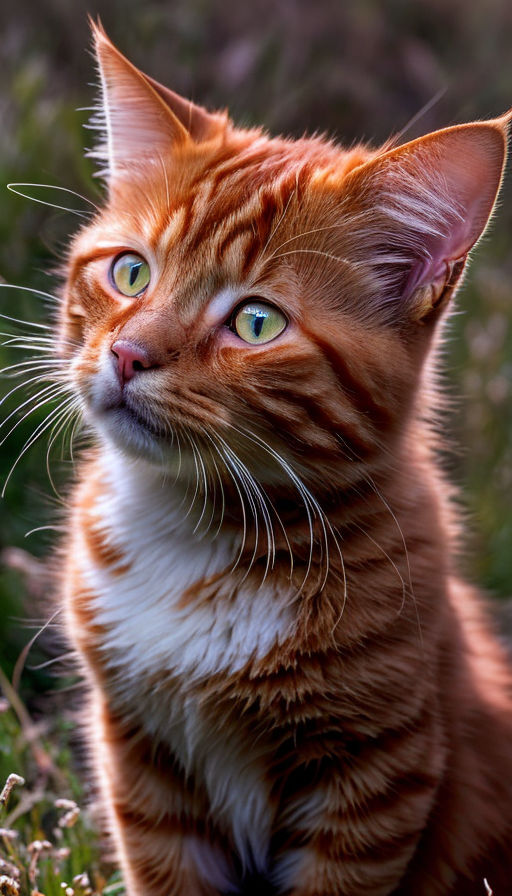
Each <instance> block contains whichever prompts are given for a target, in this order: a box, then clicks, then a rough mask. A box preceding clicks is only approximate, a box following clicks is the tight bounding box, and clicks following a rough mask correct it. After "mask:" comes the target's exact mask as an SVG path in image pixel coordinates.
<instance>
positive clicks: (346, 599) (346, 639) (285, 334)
mask: <svg viewBox="0 0 512 896" xmlns="http://www.w3.org/2000/svg"><path fill="white" fill-rule="evenodd" d="M94 37H95V45H96V52H97V57H98V63H99V67H100V75H101V84H102V116H103V117H102V121H101V122H100V123H99V126H100V127H101V128H102V129H103V130H102V133H103V139H104V142H103V143H102V144H101V145H100V146H99V148H97V149H96V150H95V152H94V154H95V155H96V156H97V157H98V158H99V159H100V161H101V164H102V171H103V175H104V176H105V178H106V180H107V184H108V198H107V201H106V203H105V207H104V208H103V209H102V210H101V211H100V212H99V213H98V215H97V216H96V218H95V219H94V220H93V221H92V223H90V224H88V225H87V226H86V227H85V228H84V229H83V230H82V231H81V232H80V233H79V234H78V236H77V237H76V238H75V240H74V242H73V244H72V246H71V250H70V253H69V267H68V278H67V284H66V289H65V295H64V302H63V306H62V312H61V319H60V333H61V351H62V353H63V355H66V354H67V353H68V352H69V349H68V348H67V346H69V345H70V342H73V343H74V344H75V345H76V348H75V349H73V350H72V354H71V355H70V360H71V370H72V378H73V384H74V388H75V390H76V393H77V394H78V395H79V396H80V399H81V401H82V404H83V408H84V413H85V417H86V419H87V421H88V422H89V424H90V426H91V427H92V430H93V431H94V432H95V433H96V444H95V447H94V448H92V449H91V450H90V451H89V454H88V455H87V456H86V457H85V458H84V459H83V461H82V463H81V467H80V470H79V476H78V484H77V487H76V490H75V494H74V500H73V507H72V512H71V518H70V521H69V536H68V539H67V544H66V559H65V570H64V577H63V582H64V588H63V592H64V602H65V608H66V613H67V619H68V629H69V636H70V638H71V640H72V641H73V642H74V644H75V645H76V646H77V648H78V650H79V653H80V655H81V657H82V660H83V668H84V673H85V676H86V679H87V682H88V684H89V691H90V711H91V713H92V719H93V723H92V725H90V726H89V728H92V730H93V732H94V734H93V737H92V744H91V747H92V754H93V758H94V763H95V767H96V769H97V772H98V778H99V782H100V787H101V790H102V794H103V798H104V801H105V806H106V810H107V813H108V817H109V821H110V825H111V829H112V832H113V835H114V838H115V842H116V845H117V848H118V852H119V858H120V862H121V865H122V869H123V874H124V877H125V881H126V885H127V889H128V893H129V896H219V894H228V893H245V894H249V893H258V894H265V893H266V894H270V893H273V894H275V896H278V894H279V896H285V894H286V896H342V894H343V896H359V894H361V896H362V894H364V896H384V894H396V896H398V894H400V896H405V894H407V896H436V894H439V896H447V894H457V896H464V894H484V892H485V889H484V877H486V878H487V879H488V881H489V884H490V885H491V886H492V888H493V891H494V893H495V896H504V894H506V893H508V892H510V880H511V878H512V859H511V856H510V852H511V848H510V837H511V834H512V756H511V753H510V743H511V737H512V712H511V709H512V707H511V691H510V671H509V669H508V668H507V664H506V659H505V657H504V655H503V650H502V648H501V646H500V644H499V642H498V640H497V638H496V637H495V636H494V634H493V633H492V631H491V629H490V625H489V623H488V621H487V620H486V618H485V614H484V612H483V610H482V608H481V606H480V604H481V599H480V598H479V596H478V595H477V594H475V593H474V591H473V590H472V589H471V588H470V587H469V586H468V585H465V584H463V583H462V582H461V581H460V580H459V579H458V578H457V574H456V562H455V560H454V556H455V548H456V540H457V537H458V527H457V523H456V519H455V516H454V512H453V508H452V506H451V503H450V489H449V487H448V486H447V484H446V482H445V481H444V479H443V476H442V475H441V473H440V472H439V470H438V468H437V465H436V460H435V439H434V438H433V436H432V424H433V423H435V409H436V408H435V405H436V388H435V370H434V367H435V355H436V348H437V346H438V345H439V341H440V335H441V332H442V321H443V319H444V318H445V316H446V311H447V308H448V307H449V305H450V301H449V300H450V299H451V297H452V294H453V292H454V291H455V289H456V287H457V286H458V285H459V284H460V281H461V277H462V273H463V269H464V266H465V261H466V259H467V255H468V252H469V251H470V249H471V248H472V246H473V245H474V244H475V243H476V241H477V240H478V238H479V236H480V235H481V233H482V231H483V229H484V227H485V224H486V222H487V219H488V217H489V215H490V214H491V212H492V208H493V204H494V201H495V197H496V194H497V191H498V188H499V184H500V179H501V175H502V169H503V165H504V158H505V146H506V130H507V124H508V118H507V117H506V116H505V117H503V118H501V119H497V120H494V121H489V122H477V123H473V124H468V125H460V126H457V127H453V128H448V129H446V130H444V131H438V132H436V133H435V134H430V135H427V136H426V137H424V138H421V139H420V140H416V141H413V142H412V143H409V144H406V145H404V146H398V147H397V146H393V145H392V144H391V143H390V144H389V145H387V146H385V147H384V148H382V149H380V150H374V149H369V148H367V147H364V146H357V147H355V148H353V149H352V150H350V151H346V150H343V149H341V148H340V147H338V146H336V145H334V144H333V143H330V142H328V141H326V140H325V139H320V138H312V139H302V140H297V141H292V140H287V139H282V138H277V139H270V138H269V137H268V136H267V135H265V134H264V133H263V132H261V131H259V130H252V131H247V130H241V129H237V128H236V127H234V126H233V124H232V123H231V122H230V121H229V119H228V118H227V117H226V116H225V115H222V114H215V115H213V114H210V113H208V112H206V111H204V110H202V109H201V108H200V107H198V106H194V105H193V104H191V103H188V102H187V101H185V100H183V99H181V98H180V97H177V96H176V95H175V94H173V93H172V92H171V91H169V90H167V89H166V88H164V87H162V86H161V85H158V84H157V83H156V82H154V81H153V80H152V79H150V78H149V77H147V76H145V75H143V74H142V73H141V72H139V71H138V70H137V69H135V68H134V67H133V66H132V65H131V64H130V63H129V62H128V61H127V60H126V59H124V57H123V56H121V54H120V53H119V51H118V50H117V49H116V48H115V47H114V46H113V45H112V44H111V43H110V41H109V40H108V38H107V37H106V35H105V34H104V33H103V32H102V31H101V29H99V28H98V27H95V28H94ZM126 252H131V253H136V254H137V256H140V257H141V259H143V260H144V261H145V262H146V263H147V264H148V265H149V272H150V277H149V283H148V284H147V285H145V286H144V287H143V288H142V289H141V291H140V292H139V293H138V294H137V295H136V296H134V297H129V296H128V295H125V294H123V293H122V292H121V291H120V289H119V288H118V286H117V285H116V281H115V280H113V276H114V274H113V268H112V264H113V261H114V260H115V259H116V258H117V257H118V256H120V255H122V253H126ZM137 270H138V269H137V268H136V267H134V268H133V271H132V269H131V268H130V272H131V273H130V277H131V276H132V273H133V278H134V282H136V279H135V278H136V277H137V276H138V274H137ZM262 302H263V303H265V307H268V306H271V307H272V308H277V309H278V311H279V312H281V314H282V315H284V318H283V320H284V321H285V326H284V329H283V330H282V332H280V333H279V334H278V335H277V336H275V338H271V339H269V341H267V342H256V343H249V342H247V341H244V339H243V338H242V337H241V336H240V332H239V330H238V317H237V314H238V310H239V309H240V308H244V307H245V308H247V307H249V308H251V307H252V305H251V303H253V304H254V303H262ZM258 307H260V306H258ZM247 313H248V314H249V313H251V314H252V313H253V312H247ZM261 313H262V312H261V309H260V311H258V314H261ZM265 313H266V312H265ZM254 319H255V318H254ZM251 320H252V318H251ZM258 326H259V324H258ZM255 327H256V324H255ZM256 329H257V328H256ZM255 332H256V330H255ZM257 338H258V339H259V336H258V334H257Z"/></svg>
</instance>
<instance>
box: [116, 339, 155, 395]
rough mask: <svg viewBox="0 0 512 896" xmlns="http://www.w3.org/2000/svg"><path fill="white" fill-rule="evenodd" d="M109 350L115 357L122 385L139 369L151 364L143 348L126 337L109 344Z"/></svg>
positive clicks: (146, 367) (144, 368)
mask: <svg viewBox="0 0 512 896" xmlns="http://www.w3.org/2000/svg"><path fill="white" fill-rule="evenodd" d="M111 351H112V354H113V355H114V356H115V357H116V358H117V372H118V374H119V379H120V380H121V385H122V386H124V384H125V383H127V382H128V380H131V379H132V378H133V377H134V376H135V374H136V373H138V372H139V371H140V370H147V369H148V368H149V367H152V366H153V365H152V364H151V361H150V360H149V356H148V354H147V352H146V351H145V349H143V348H141V346H140V345H136V344H135V343H134V342H130V341H129V340H128V339H118V340H117V341H116V342H114V343H113V345H112V346H111Z"/></svg>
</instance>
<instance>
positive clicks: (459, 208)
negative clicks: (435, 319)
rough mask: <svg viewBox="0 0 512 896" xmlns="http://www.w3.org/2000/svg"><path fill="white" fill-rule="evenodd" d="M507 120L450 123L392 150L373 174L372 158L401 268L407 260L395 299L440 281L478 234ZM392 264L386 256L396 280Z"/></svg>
mask: <svg viewBox="0 0 512 896" xmlns="http://www.w3.org/2000/svg"><path fill="white" fill-rule="evenodd" d="M506 125H507V122H506V120H505V119H498V120H497V121H491V122H481V123H480V122H477V123H475V124H469V125H459V126H456V127H453V128H447V129H445V130H444V131H437V132H436V133H434V134H429V135H428V136H427V137H423V138H420V139H419V140H414V141H412V142H411V143H408V144H406V145H405V146H401V147H398V149H396V150H391V151H390V152H388V153H387V154H386V155H385V156H383V157H381V158H380V159H378V160H377V167H376V170H375V171H374V172H373V173H372V168H371V166H372V163H369V169H370V170H369V175H370V182H371V180H372V179H373V177H375V178H376V179H377V183H376V184H375V186H376V187H377V189H378V190H379V192H380V194H381V197H382V199H383V201H382V203H381V204H380V208H381V209H382V211H383V212H384V214H385V215H386V218H387V220H388V223H387V224H386V227H385V230H386V232H387V234H388V239H390V240H391V243H392V246H393V248H394V251H395V253H396V258H397V264H399V265H400V267H401V268H402V271H404V266H405V265H406V261H407V258H408V259H409V264H408V265H407V267H408V271H409V273H408V275H407V278H406V281H405V285H404V282H403V280H402V286H401V289H400V290H399V293H400V295H398V294H396V293H395V298H400V297H401V299H402V300H403V299H408V298H410V297H411V295H412V294H413V292H414V290H416V289H418V288H419V287H424V286H428V285H430V284H433V283H435V282H436V281H439V280H440V279H441V278H443V277H444V276H445V275H446V272H447V270H448V269H449V267H450V266H451V264H452V263H453V262H454V261H457V260H459V259H464V258H465V257H466V255H467V254H468V252H469V251H470V249H471V248H472V247H473V246H474V245H475V243H476V242H477V241H478V239H479V238H480V236H481V235H482V233H483V231H484V229H485V226H486V224H487V221H488V219H489V216H490V215H491V213H492V209H493V206H494V202H495V199H496V195H497V192H498V189H499V185H500V181H501V174H502V169H503V163H504V158H505V139H506ZM389 224H391V227H390V226H389ZM392 267H393V262H392V261H389V262H388V268H387V273H388V274H389V275H391V276H390V278H389V279H390V283H393V282H394V283H395V284H396V283H398V282H399V280H398V279H397V278H398V277H399V268H396V275H397V277H396V278H393V276H392ZM388 298H391V296H390V297H388Z"/></svg>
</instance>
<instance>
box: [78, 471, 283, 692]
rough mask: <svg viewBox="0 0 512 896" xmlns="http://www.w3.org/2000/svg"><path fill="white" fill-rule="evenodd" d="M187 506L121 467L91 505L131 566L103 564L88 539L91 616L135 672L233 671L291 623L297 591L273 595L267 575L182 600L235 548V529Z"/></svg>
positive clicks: (227, 564) (225, 563) (223, 565)
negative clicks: (195, 516)
mask: <svg viewBox="0 0 512 896" xmlns="http://www.w3.org/2000/svg"><path fill="white" fill-rule="evenodd" d="M111 476H112V474H110V475H109V476H108V477H107V481H108V479H110V478H111ZM188 501H190V499H188ZM187 509H188V503H187V499H186V498H185V500H183V498H182V496H181V495H179V494H178V495H177V496H175V495H173V491H172V488H171V487H169V486H166V485H162V484H160V483H158V482H156V481H155V479H154V477H152V478H149V477H148V478H147V480H145V481H144V479H143V477H141V476H140V475H139V476H138V477H135V476H132V477H130V476H129V475H127V474H126V472H123V473H120V472H119V467H118V469H117V470H116V473H115V479H114V481H113V482H112V487H111V488H108V489H107V490H106V491H105V493H104V494H102V495H101V497H99V498H97V499H96V503H95V506H94V508H93V509H92V511H91V512H89V519H91V517H92V518H93V520H94V524H97V526H98V529H100V530H101V531H102V533H104V535H105V536H106V538H107V539H108V541H109V544H111V545H112V546H113V547H118V548H119V549H120V550H121V551H122V555H123V563H125V564H126V566H127V571H126V572H123V573H122V574H120V575H119V574H116V573H115V571H114V570H112V569H109V568H105V567H102V568H99V567H98V566H97V565H96V564H95V563H94V562H93V560H92V559H91V558H90V557H89V556H88V552H87V547H86V544H85V542H84V545H83V554H82V552H81V554H82V557H83V560H82V566H83V568H82V573H83V575H84V577H85V580H86V583H87V585H88V586H89V587H90V589H91V591H92V592H93V593H94V594H95V595H97V599H96V603H95V619H96V621H97V622H98V623H99V624H100V625H103V626H105V628H108V630H109V632H110V634H109V641H108V647H109V648H110V649H111V650H112V652H113V654H116V655H117V656H118V657H119V655H122V656H123V657H124V658H125V662H124V663H123V665H126V666H128V667H129V669H130V670H131V672H132V673H133V678H134V680H137V679H139V678H140V677H142V678H147V676H152V675H153V674H155V673H161V672H166V671H168V672H172V673H175V674H177V675H180V676H186V677H187V678H188V679H189V680H191V679H194V680H197V679H199V678H203V677H210V676H211V675H213V674H215V673H218V672H226V673H236V672H237V671H239V670H240V669H242V668H243V667H244V666H245V665H246V664H247V663H248V662H249V661H250V660H251V659H254V660H259V659H262V658H263V657H264V656H265V655H266V654H267V653H268V652H269V651H270V650H271V649H272V648H273V647H274V646H275V645H276V644H279V643H281V642H282V641H283V640H285V639H286V638H287V637H288V636H289V635H290V634H291V631H292V628H293V608H292V606H291V604H293V597H292V595H291V594H290V595H289V596H288V595H283V594H282V593H277V591H276V589H275V587H274V586H273V584H272V580H271V577H270V578H269V579H268V580H267V581H266V582H265V583H264V584H263V585H262V586H261V587H259V588H258V589H257V590H256V591H252V590H251V589H250V588H249V586H243V585H242V587H238V589H237V590H236V591H235V590H233V592H232V593H229V588H228V589H227V591H226V588H224V589H223V599H219V600H210V601H201V600H198V601H190V602H186V601H185V602H183V603H182V602H181V599H182V596H183V594H184V592H186V591H187V589H189V588H191V587H192V586H194V585H195V584H196V583H198V582H201V581H202V580H205V579H209V578H210V577H214V576H216V575H218V574H220V573H222V572H224V571H226V570H229V569H230V568H231V567H232V566H233V564H234V563H235V562H236V557H237V553H238V549H239V538H238V537H237V536H233V535H229V536H227V535H225V534H224V533H223V532H220V533H219V534H217V535H216V536H215V537H213V536H212V535H209V534H206V536H205V535H204V534H201V533H200V532H195V531H194V522H193V520H192V519H190V517H188V516H187ZM106 646H107V645H106ZM127 686H129V684H128V682H127Z"/></svg>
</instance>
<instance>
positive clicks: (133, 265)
mask: <svg viewBox="0 0 512 896" xmlns="http://www.w3.org/2000/svg"><path fill="white" fill-rule="evenodd" d="M110 276H111V278H112V283H113V284H114V286H115V287H116V289H118V290H119V292H121V293H122V294H123V296H130V297H133V296H138V295H139V293H141V292H143V291H144V290H145V289H146V286H147V285H148V283H149V278H150V270H149V265H148V263H147V261H144V259H143V258H142V257H141V256H140V255H137V254H136V253H135V252H125V253H124V255H118V256H117V258H115V259H114V261H113V262H112V267H111V268H110Z"/></svg>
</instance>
